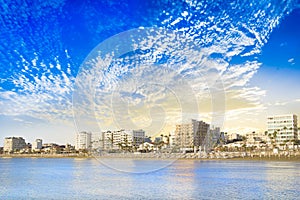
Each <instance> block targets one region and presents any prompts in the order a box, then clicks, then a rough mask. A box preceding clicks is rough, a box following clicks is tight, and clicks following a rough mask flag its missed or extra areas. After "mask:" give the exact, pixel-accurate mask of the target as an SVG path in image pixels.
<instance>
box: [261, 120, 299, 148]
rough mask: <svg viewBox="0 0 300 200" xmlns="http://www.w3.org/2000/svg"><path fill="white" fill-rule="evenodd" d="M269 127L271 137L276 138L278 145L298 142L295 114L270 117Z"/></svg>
mask: <svg viewBox="0 0 300 200" xmlns="http://www.w3.org/2000/svg"><path fill="white" fill-rule="evenodd" d="M267 126H268V135H269V137H275V140H276V143H277V144H284V143H286V142H288V141H289V142H293V141H296V140H298V129H297V116H296V115H294V114H287V115H273V116H269V117H268V120H267Z"/></svg>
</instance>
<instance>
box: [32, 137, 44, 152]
mask: <svg viewBox="0 0 300 200" xmlns="http://www.w3.org/2000/svg"><path fill="white" fill-rule="evenodd" d="M31 148H32V150H41V149H42V148H43V140H42V139H36V140H35V141H34V142H32V147H31Z"/></svg>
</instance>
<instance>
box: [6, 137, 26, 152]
mask: <svg viewBox="0 0 300 200" xmlns="http://www.w3.org/2000/svg"><path fill="white" fill-rule="evenodd" d="M24 148H26V143H25V139H24V138H22V137H7V138H5V139H4V147H3V151H4V152H8V153H11V152H15V151H20V150H21V149H24Z"/></svg>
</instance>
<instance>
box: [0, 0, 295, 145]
mask: <svg viewBox="0 0 300 200" xmlns="http://www.w3.org/2000/svg"><path fill="white" fill-rule="evenodd" d="M252 3H253V4H257V3H256V2H255V1H253V2H252ZM8 4H9V3H2V5H1V6H2V8H3V10H5V12H3V13H2V14H0V15H1V17H2V19H4V20H2V22H1V27H2V28H1V31H2V32H3V33H4V37H2V38H0V41H1V44H0V50H1V52H0V58H1V61H0V69H1V72H0V126H1V133H0V137H1V138H4V137H7V136H23V137H25V138H28V139H29V140H30V141H34V140H35V139H36V138H39V137H41V138H43V139H44V140H45V141H49V142H52V140H53V141H57V142H59V143H67V142H68V141H74V138H75V133H76V132H77V131H83V130H77V128H78V127H76V126H78V122H76V123H74V116H73V109H74V105H73V97H72V95H73V92H74V85H75V81H76V77H77V76H78V74H79V72H80V69H82V63H83V61H84V59H85V58H86V56H88V55H89V53H90V52H91V51H92V49H93V48H94V47H95V46H97V45H98V44H100V43H101V42H103V41H104V40H105V39H107V38H110V37H112V36H114V35H115V34H118V33H121V32H124V31H127V30H131V29H134V28H141V27H164V28H167V29H171V30H175V31H182V32H184V33H185V34H186V33H189V34H190V37H191V38H201V40H200V41H197V42H199V43H197V45H199V46H201V49H200V51H199V52H201V53H203V55H209V56H208V61H209V62H208V61H207V60H206V63H205V64H207V65H209V66H214V68H215V69H217V70H218V72H219V77H220V78H221V80H222V82H223V86H224V88H223V89H224V90H223V91H224V96H225V99H222V101H223V102H221V103H224V105H225V110H224V111H222V108H221V111H222V112H223V113H222V112H221V115H224V116H223V117H224V126H223V127H222V128H221V129H222V130H224V131H226V132H238V133H247V132H252V131H264V130H266V119H267V116H268V115H274V114H287V113H293V114H296V115H297V116H300V110H299V107H300V106H299V104H300V93H299V92H298V87H297V86H298V85H300V79H299V75H300V49H299V46H300V38H299V37H298V36H299V35H300V26H298V25H299V24H300V8H299V4H297V1H291V2H290V3H286V5H285V4H284V3H283V4H271V2H270V3H269V2H267V1H266V2H261V3H259V4H257V7H258V10H259V9H262V10H264V13H263V12H258V11H257V10H255V9H254V8H253V9H249V10H247V11H240V10H235V9H234V8H232V7H231V5H229V4H226V3H224V7H225V8H226V9H225V10H227V11H228V15H229V16H230V19H228V16H227V18H226V15H225V14H224V13H223V12H221V11H220V12H219V11H218V10H217V9H216V8H203V7H201V6H199V8H200V11H201V9H202V10H204V11H206V13H207V14H202V15H201V16H197V13H198V11H197V12H196V11H193V9H192V8H193V6H194V5H188V4H183V5H182V7H176V9H175V8H172V7H170V10H165V8H166V7H165V5H161V8H160V7H157V5H151V3H149V4H148V3H144V4H142V3H141V4H140V5H139V6H136V7H134V6H133V5H131V4H129V3H128V4H126V3H124V5H114V6H111V7H110V10H109V11H108V12H107V13H104V14H100V13H99V12H97V10H98V9H100V8H105V6H107V5H105V3H103V4H101V3H89V4H84V3H82V4H80V3H79V4H74V5H73V4H71V3H70V2H62V3H61V5H54V4H53V5H50V7H49V8H47V7H43V6H41V5H22V8H23V9H22V12H24V13H21V14H18V12H15V10H14V8H13V7H10V6H9V5H8ZM243 5H244V4H243ZM249 5H250V6H251V2H249ZM34 7H37V9H33V8H34ZM59 7H60V8H61V9H58V8H59ZM82 8H85V9H87V11H86V12H84V13H83V14H81V13H79V11H78V10H81V9H82ZM133 8H134V10H135V11H134V12H133V13H131V12H130V11H131V10H132V9H133ZM144 9H146V10H147V12H146V13H147V15H146V14H145V15H146V16H145V15H144V16H145V17H144V18H141V19H137V18H138V16H140V14H141V13H144V12H142V11H144ZM37 10H41V12H38V11H37ZM67 10H68V12H67ZM115 11H118V12H121V14H122V15H124V16H126V17H127V20H122V19H117V18H115V17H114V16H113V14H112V13H113V12H115ZM20 12H21V11H20ZM111 12H112V13H111ZM15 13H17V14H15ZM167 13H169V14H167ZM89 14H93V15H89ZM6 15H9V16H11V18H4V16H6ZM169 15H171V16H175V17H174V18H175V19H174V18H170V17H169ZM238 15H242V16H243V17H244V18H243V20H245V21H239V18H238V17H236V16H238ZM21 16H23V17H21ZM24 16H26V17H24ZM66 16H68V17H66ZM95 18H98V19H99V21H97V22H95V23H90V21H89V20H90V19H95ZM106 21H108V22H110V23H109V24H107V22H106ZM114 22H118V24H122V25H120V26H114V25H111V24H114ZM119 22H121V23H119ZM201 23H203V24H201ZM14 24H17V25H16V26H15V25H14ZM204 24H206V25H204ZM196 25H197V27H198V29H197V31H196V32H193V31H191V30H190V29H189V28H190V27H193V26H196ZM186 30H187V31H186ZM185 31H186V32H185ZM176 33H177V32H176ZM187 37H188V36H187ZM191 38H187V40H188V39H191ZM202 40H203V41H202ZM212 41H221V42H220V43H218V44H216V43H213V42H212ZM212 43H213V44H212ZM228 46H229V47H228ZM188 47H189V46H188ZM199 52H197V53H199ZM175 53H176V55H177V54H181V53H183V52H182V51H178V52H175ZM214 53H215V54H214ZM196 55H197V56H198V54H196ZM204 57H205V56H204ZM220 57H221V58H220ZM205 58H206V57H205ZM205 58H204V59H205ZM191 59H193V56H191ZM197 61H198V60H196V62H197ZM202 61H203V60H201V62H202ZM171 63H172V62H171ZM191 63H192V62H191ZM191 63H187V64H191ZM125 66H126V65H125V64H124V65H122V67H123V68H125ZM174 66H175V65H174ZM205 66H206V65H205ZM145 69H148V70H149V73H150V74H152V75H151V76H149V77H148V76H144V75H143V74H142V72H143V70H145ZM173 69H174V71H175V72H178V73H179V71H180V75H182V76H184V77H191V78H190V79H188V81H190V82H188V85H189V86H191V88H192V90H191V91H193V92H195V94H193V95H194V96H193V95H191V96H192V97H196V98H198V101H197V102H196V103H195V102H192V103H195V105H196V106H198V111H199V113H188V114H187V115H184V116H188V117H194V118H197V119H199V120H204V121H207V122H208V123H211V114H212V112H216V113H217V112H219V110H213V108H212V107H213V106H214V105H212V104H213V103H212V101H213V100H214V99H213V98H212V96H211V95H212V94H211V93H210V92H212V91H211V90H210V88H208V89H209V90H208V91H207V90H205V89H206V87H207V84H209V83H208V82H209V81H210V80H212V79H213V78H214V77H213V78H211V77H209V75H210V74H208V75H207V76H205V78H204V79H205V82H204V83H203V82H201V81H203V77H202V79H201V78H200V79H196V78H195V79H194V76H196V75H197V73H204V72H198V71H197V68H196V67H192V68H189V66H185V65H184V64H183V65H182V66H180V68H178V69H175V67H174V68H173ZM189 70H190V71H189ZM135 73H136V74H137V75H140V79H144V80H147V81H148V80H151V79H152V80H153V78H157V77H158V76H159V74H160V73H161V72H160V71H158V72H157V71H155V69H152V68H151V67H148V68H141V69H140V70H137V71H135ZM169 74H170V73H168V76H167V77H166V78H170V79H171V78H173V77H169ZM204 74H205V73H204ZM109 75H110V76H108V77H113V75H114V74H109ZM133 77H134V76H133ZM129 78H131V77H129ZM159 78H160V80H162V82H163V81H169V80H165V79H164V78H161V77H159ZM140 79H138V80H140ZM124 80H125V82H124V86H123V87H124V88H121V89H122V91H121V92H124V91H126V89H127V87H126V88H125V86H126V84H128V85H132V83H130V82H129V81H128V80H131V79H128V80H127V79H122V81H124ZM154 80H156V79H154ZM172 80H173V79H172ZM193 80H194V82H193ZM108 83H110V82H108ZM121 83H123V82H121ZM111 84H114V83H111ZM128 88H129V87H128ZM179 88H180V87H179ZM195 88H200V89H199V91H196V90H195ZM98 89H102V88H100V87H99V88H98ZM138 89H140V90H136V88H133V89H132V90H131V91H129V92H135V93H134V95H130V96H126V97H128V98H129V97H130V98H129V99H130V101H131V102H132V105H131V107H132V109H131V110H130V111H131V112H130V113H129V116H130V117H132V118H133V119H132V122H133V125H135V126H136V127H134V128H146V129H147V127H148V126H150V125H151V124H153V123H154V124H155V123H156V124H157V125H158V126H159V128H161V127H162V128H163V129H165V131H168V130H171V128H172V126H173V125H175V124H176V123H178V121H176V119H177V118H176V117H178V116H177V115H178V108H180V106H179V105H180V104H179V103H178V102H177V100H178V98H180V97H181V96H183V95H182V94H184V91H183V92H182V91H179V89H178V88H177V87H174V88H171V89H173V91H178V92H177V93H175V95H173V96H172V94H173V93H172V92H164V93H159V94H161V95H160V96H159V95H157V94H156V93H155V91H152V90H150V89H149V88H146V89H145V88H138ZM154 89H155V90H156V89H157V91H165V90H161V88H159V87H158V88H154ZM176 89H178V90H176ZM157 91H156V92H157ZM104 92H105V90H101V91H100V92H99V94H101V96H100V97H99V99H96V100H94V102H96V104H97V105H99V107H97V106H96V107H95V108H96V111H99V112H98V113H97V114H98V115H97V116H95V118H96V119H97V122H100V124H101V128H102V129H103V130H105V129H109V128H111V129H113V128H114V127H115V128H114V129H117V128H120V126H122V125H124V126H126V125H127V124H122V123H121V124H117V126H114V125H115V124H114V123H113V122H112V119H113V118H112V117H111V116H105V115H104V114H102V113H101V111H105V109H106V107H101V106H102V105H100V104H99V103H98V101H97V100H99V101H100V100H101V101H100V102H101V103H102V102H104V103H106V101H107V100H108V99H110V97H109V98H106V97H105V96H103V94H104ZM122 94H124V93H122ZM96 97H97V96H96ZM145 97H149V98H148V100H149V101H145V102H144V103H140V102H143V101H142V100H145V99H146V100H147V98H145ZM200 97H201V98H200ZM97 98H98V97H97ZM199 99H200V100H199ZM184 102H185V103H186V104H189V103H190V102H189V101H188V100H186V101H184ZM121 103H123V102H118V101H116V102H115V105H114V106H115V107H114V108H120V107H121V106H122V105H123V104H121ZM181 106H182V105H181ZM131 107H130V108H131ZM149 107H150V108H153V109H150V110H151V111H152V112H153V113H151V112H150V111H149ZM75 108H76V107H75ZM83 108H85V107H83ZM104 108H105V109H104ZM76 109H77V108H76ZM186 109H187V110H188V111H189V110H192V109H193V107H192V106H191V107H186ZM119 110H120V111H122V109H117V111H119ZM161 110H163V111H165V113H164V115H162V114H161V113H162V111H161ZM120 113H121V114H123V112H120ZM174 113H175V114H174ZM105 114H106V113H105ZM114 114H116V113H114ZM113 117H116V116H113ZM117 117H118V116H117ZM162 117H163V120H164V121H165V122H166V123H165V124H160V123H159V122H160V121H161V120H162ZM121 120H122V119H121ZM121 120H120V121H121ZM123 120H124V121H126V120H125V118H124V119H123ZM155 120H156V121H155ZM163 120H162V121H163ZM153 121H154V122H153ZM129 125H132V124H128V126H129ZM298 126H299V123H298ZM123 128H127V127H123ZM150 128H151V127H150ZM159 128H155V130H158V129H159ZM173 129H174V127H173ZM85 130H86V131H92V132H95V131H96V132H97V130H95V129H94V128H91V130H89V129H88V127H86V128H85ZM2 143H3V141H1V142H0V146H2V145H1V144H2Z"/></svg>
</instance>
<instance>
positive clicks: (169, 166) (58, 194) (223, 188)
mask: <svg viewBox="0 0 300 200" xmlns="http://www.w3.org/2000/svg"><path fill="white" fill-rule="evenodd" d="M0 199H9V200H10V199H300V162H294V161H291V162H283V161H249V160H155V159H153V160H151V159H149V160H143V159H139V160H134V159H113V160H109V159H106V160H105V159H103V160H101V159H96V158H90V159H86V158H82V159H81V158H0Z"/></svg>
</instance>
